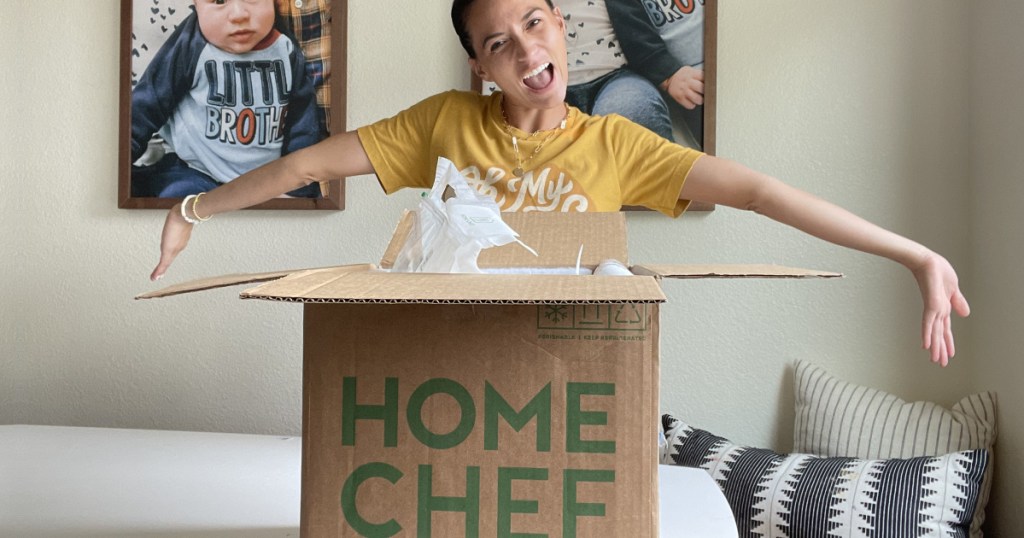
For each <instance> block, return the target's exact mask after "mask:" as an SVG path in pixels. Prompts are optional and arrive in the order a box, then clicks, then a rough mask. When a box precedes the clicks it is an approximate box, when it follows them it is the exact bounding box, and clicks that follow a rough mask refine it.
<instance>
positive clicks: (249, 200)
mask: <svg viewBox="0 0 1024 538" xmlns="http://www.w3.org/2000/svg"><path fill="white" fill-rule="evenodd" d="M372 172H373V166H372V165H371V164H370V159H369V157H367V155H366V151H364V150H363V145H362V143H360V142H359V136H358V135H357V134H356V132H355V131H350V132H347V133H341V134H338V135H334V136H331V137H329V138H327V139H325V140H323V141H322V142H320V143H318V144H314V145H312V146H309V147H307V148H304V149H301V150H298V151H296V152H294V153H290V154H288V155H286V156H284V157H281V158H280V159H276V160H274V161H271V162H269V163H267V164H265V165H263V166H261V167H259V168H257V169H255V170H253V171H251V172H248V173H246V174H243V175H241V176H239V177H238V178H236V179H235V180H233V181H231V182H230V183H225V184H224V185H221V186H220V187H217V188H216V189H213V190H212V191H210V192H208V193H206V194H205V195H203V197H202V201H201V202H199V203H198V204H197V206H196V209H197V210H198V212H199V215H201V216H202V217H203V218H207V217H210V216H212V215H216V214H218V213H225V212H227V211H234V210H236V209H242V208H244V207H249V206H253V205H256V204H259V203H261V202H265V201H267V200H270V199H271V198H276V197H277V196H278V195H281V194H284V193H286V192H288V191H291V190H294V189H297V188H299V187H302V186H305V185H308V184H310V183H312V182H314V181H327V180H332V179H339V178H343V177H349V176H355V175H361V174H369V173H372ZM185 209H186V211H189V214H190V215H191V207H189V208H185ZM191 234H192V224H189V223H188V222H186V221H185V219H184V218H183V217H182V216H181V204H175V206H174V207H172V208H171V210H170V211H169V212H168V213H167V218H166V219H165V220H164V229H163V233H162V235H161V236H160V262H159V263H158V264H157V266H156V268H155V269H153V272H152V274H150V276H149V278H150V280H156V279H158V278H160V277H162V276H163V275H164V273H165V272H166V271H167V268H168V267H170V265H171V262H173V261H174V258H176V257H177V256H178V254H179V253H180V252H181V251H182V250H184V249H185V246H186V245H188V239H189V236H190V235H191Z"/></svg>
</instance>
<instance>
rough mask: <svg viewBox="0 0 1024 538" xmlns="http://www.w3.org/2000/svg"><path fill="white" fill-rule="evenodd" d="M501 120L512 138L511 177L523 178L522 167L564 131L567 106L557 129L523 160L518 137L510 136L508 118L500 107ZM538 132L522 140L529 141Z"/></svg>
mask: <svg viewBox="0 0 1024 538" xmlns="http://www.w3.org/2000/svg"><path fill="white" fill-rule="evenodd" d="M501 120H502V122H504V124H505V132H506V133H508V135H509V136H511V137H512V153H513V154H514V155H515V157H516V167H515V168H513V169H512V175H513V176H515V177H523V175H524V174H525V173H526V171H525V170H524V169H523V167H525V166H526V164H527V163H529V162H530V161H532V160H533V158H534V157H536V156H537V154H538V153H540V150H542V149H544V145H545V144H547V143H548V141H549V140H551V139H552V138H554V137H556V136H558V134H559V133H560V132H561V131H562V130H563V129H565V126H566V123H567V122H568V120H569V105H565V115H564V116H562V121H561V123H559V125H558V128H556V129H552V130H551V132H549V133H548V135H547V136H545V137H544V139H543V140H541V141H540V143H539V144H537V147H535V148H533V152H531V153H530V156H529V157H527V158H526V159H525V160H524V159H523V158H522V156H521V155H520V154H519V137H517V136H516V135H514V134H512V126H511V125H509V123H508V117H507V116H506V115H505V109H504V107H502V109H501ZM540 132H541V131H534V132H532V133H530V135H529V136H527V137H526V138H525V139H524V140H529V139H531V138H533V137H534V135H536V134H538V133H540Z"/></svg>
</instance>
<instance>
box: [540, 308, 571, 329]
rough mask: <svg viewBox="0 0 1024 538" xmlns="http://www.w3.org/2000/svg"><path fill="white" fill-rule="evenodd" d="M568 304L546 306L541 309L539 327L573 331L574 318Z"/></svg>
mask: <svg viewBox="0 0 1024 538" xmlns="http://www.w3.org/2000/svg"><path fill="white" fill-rule="evenodd" d="M569 308H570V306H569V305H567V304H545V305H543V306H541V307H540V312H539V314H540V319H539V320H538V322H539V323H538V326H539V327H543V328H546V329H571V328H572V318H571V314H572V313H571V311H569Z"/></svg>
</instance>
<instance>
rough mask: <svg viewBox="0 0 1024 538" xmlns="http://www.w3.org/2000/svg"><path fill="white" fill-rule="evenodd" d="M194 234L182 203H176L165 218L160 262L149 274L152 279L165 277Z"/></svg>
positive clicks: (161, 236)
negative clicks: (186, 219) (184, 216)
mask: <svg viewBox="0 0 1024 538" xmlns="http://www.w3.org/2000/svg"><path fill="white" fill-rule="evenodd" d="M191 235H192V225H191V224H189V223H188V222H186V221H185V219H184V218H183V217H182V216H181V204H180V203H179V204H175V206H174V207H172V208H171V210H170V211H168V212H167V218H166V219H165V220H164V231H163V233H162V234H161V235H160V262H159V263H158V264H157V266H156V269H153V273H152V274H150V275H149V279H150V280H159V279H160V278H163V276H164V273H165V272H167V268H168V267H170V266H171V262H173V261H174V258H176V257H177V256H178V253H179V252H181V251H182V250H185V246H186V245H188V238H189V236H191Z"/></svg>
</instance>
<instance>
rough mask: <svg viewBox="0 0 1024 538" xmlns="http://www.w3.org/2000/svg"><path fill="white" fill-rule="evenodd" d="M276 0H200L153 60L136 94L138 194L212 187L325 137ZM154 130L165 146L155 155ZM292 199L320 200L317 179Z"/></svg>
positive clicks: (134, 176) (135, 173)
mask: <svg viewBox="0 0 1024 538" xmlns="http://www.w3.org/2000/svg"><path fill="white" fill-rule="evenodd" d="M274 1H275V0H195V2H194V3H193V4H194V8H195V10H194V13H192V14H191V15H189V16H188V17H187V18H186V19H185V20H184V21H183V22H182V24H181V25H179V26H178V28H177V29H176V30H175V31H174V33H173V34H172V35H171V37H170V38H168V40H167V41H166V42H165V43H164V44H163V46H162V47H161V48H160V50H159V52H157V54H156V56H154V58H153V61H152V62H151V63H150V64H149V66H148V67H147V68H146V71H145V72H144V73H143V74H142V76H141V77H140V79H139V82H138V84H137V85H136V86H135V88H134V89H133V91H132V121H131V123H132V138H131V150H132V162H133V163H135V165H136V166H133V167H132V196H139V197H147V196H150V197H161V198H180V197H184V196H187V195H189V194H197V193H200V192H206V191H209V190H211V189H213V188H216V187H217V186H218V185H221V184H224V183H227V182H230V181H231V180H233V179H234V178H236V177H238V176H239V175H241V174H244V173H246V172H248V171H250V170H252V169H254V168H257V167H259V166H261V165H263V164H266V163H268V162H270V161H272V160H274V159H277V158H279V157H281V156H283V155H287V154H288V153H291V152H293V151H295V150H297V149H301V148H303V147H307V146H310V145H312V144H315V143H316V142H318V141H320V140H321V139H322V138H323V137H324V135H325V133H324V132H323V128H322V125H323V121H322V119H321V118H320V117H319V116H320V114H322V112H321V110H320V109H319V108H318V107H317V104H316V96H315V91H314V88H313V84H312V81H311V80H310V79H309V77H308V76H307V75H306V68H305V58H304V57H303V54H302V51H301V49H300V48H299V46H298V45H297V44H296V43H295V41H294V40H293V39H292V38H291V37H289V36H288V35H286V34H285V33H282V32H281V31H280V30H279V29H278V28H277V26H276V24H275V23H276V21H277V10H276V8H275V4H274ZM154 134H159V136H160V138H161V139H162V140H163V144H162V146H161V147H160V149H163V150H164V151H163V152H159V151H158V152H157V153H156V155H155V157H154V156H153V154H152V152H151V153H150V154H148V155H146V150H147V147H149V145H150V140H151V138H152V137H153V135H154ZM161 153H163V154H162V155H161ZM144 155H146V158H143V156H144ZM286 195H287V196H298V197H307V198H314V197H319V196H320V190H319V185H317V184H315V183H314V184H311V185H307V186H305V187H302V188H299V189H295V190H292V191H289V192H288V193H286Z"/></svg>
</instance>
